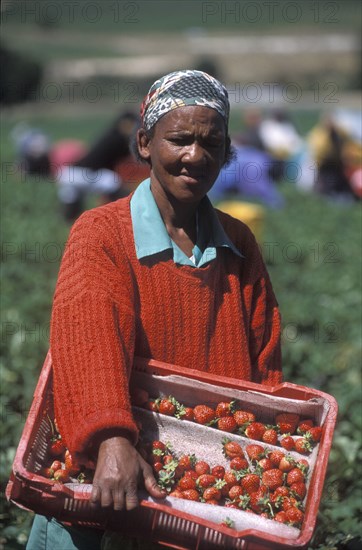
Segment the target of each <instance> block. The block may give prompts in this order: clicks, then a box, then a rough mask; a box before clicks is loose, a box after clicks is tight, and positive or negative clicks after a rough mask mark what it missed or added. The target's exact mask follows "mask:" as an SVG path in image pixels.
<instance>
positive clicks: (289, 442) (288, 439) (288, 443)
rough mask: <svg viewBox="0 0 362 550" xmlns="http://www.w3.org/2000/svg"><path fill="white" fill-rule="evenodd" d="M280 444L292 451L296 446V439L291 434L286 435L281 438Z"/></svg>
mask: <svg viewBox="0 0 362 550" xmlns="http://www.w3.org/2000/svg"><path fill="white" fill-rule="evenodd" d="M280 444H281V446H282V447H283V449H286V450H287V451H292V450H293V449H294V447H295V444H294V439H293V438H292V436H291V435H286V436H284V437H282V439H281V440H280Z"/></svg>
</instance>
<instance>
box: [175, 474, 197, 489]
mask: <svg viewBox="0 0 362 550" xmlns="http://www.w3.org/2000/svg"><path fill="white" fill-rule="evenodd" d="M177 486H178V488H179V489H180V490H181V491H187V490H188V489H197V485H196V481H195V480H194V479H192V477H190V476H183V477H182V478H181V479H180V480H179V482H178V485H177Z"/></svg>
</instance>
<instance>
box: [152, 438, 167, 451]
mask: <svg viewBox="0 0 362 550" xmlns="http://www.w3.org/2000/svg"><path fill="white" fill-rule="evenodd" d="M154 449H158V450H160V451H162V452H163V453H164V452H165V451H166V445H165V443H163V442H162V441H159V440H158V439H156V440H155V441H152V450H154Z"/></svg>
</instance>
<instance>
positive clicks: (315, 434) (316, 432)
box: [305, 426, 323, 443]
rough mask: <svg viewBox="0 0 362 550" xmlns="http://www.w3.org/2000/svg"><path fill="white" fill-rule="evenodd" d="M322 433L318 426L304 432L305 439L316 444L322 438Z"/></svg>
mask: <svg viewBox="0 0 362 550" xmlns="http://www.w3.org/2000/svg"><path fill="white" fill-rule="evenodd" d="M322 431H323V430H322V428H321V427H320V426H314V428H310V429H309V430H308V431H307V432H306V434H305V437H306V438H308V439H309V440H310V441H312V442H313V443H318V442H319V441H320V439H321V437H322Z"/></svg>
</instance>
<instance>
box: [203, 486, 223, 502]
mask: <svg viewBox="0 0 362 550" xmlns="http://www.w3.org/2000/svg"><path fill="white" fill-rule="evenodd" d="M202 498H203V499H204V500H217V501H219V500H220V499H221V491H220V489H217V488H216V487H208V488H207V489H205V491H204V492H203V493H202Z"/></svg>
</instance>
